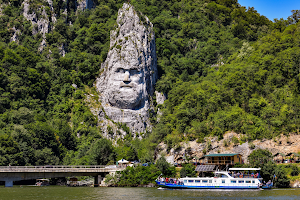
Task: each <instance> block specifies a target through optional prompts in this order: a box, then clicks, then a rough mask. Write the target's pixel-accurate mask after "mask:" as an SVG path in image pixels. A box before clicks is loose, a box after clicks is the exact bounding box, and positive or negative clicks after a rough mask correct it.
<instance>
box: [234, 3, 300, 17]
mask: <svg viewBox="0 0 300 200" xmlns="http://www.w3.org/2000/svg"><path fill="white" fill-rule="evenodd" d="M238 3H239V4H240V5H241V6H245V7H246V8H248V7H254V8H255V10H257V12H258V13H259V14H261V15H264V16H266V17H267V18H268V19H269V20H272V21H273V19H274V18H277V19H280V18H283V19H287V18H288V16H290V15H292V13H291V10H300V0H238Z"/></svg>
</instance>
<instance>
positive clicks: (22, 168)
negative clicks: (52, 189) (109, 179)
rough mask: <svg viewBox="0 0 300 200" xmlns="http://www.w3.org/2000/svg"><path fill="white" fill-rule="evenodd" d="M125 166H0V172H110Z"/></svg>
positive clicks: (120, 169)
mask: <svg viewBox="0 0 300 200" xmlns="http://www.w3.org/2000/svg"><path fill="white" fill-rule="evenodd" d="M123 169H125V167H120V166H116V165H109V166H105V165H76V166H72V165H53V166H52V165H51V166H50V165H46V166H0V173H3V172H5V173H9V172H13V173H18V172H20V173H21V172H50V173H51V172H79V173H80V172H111V171H122V170H123Z"/></svg>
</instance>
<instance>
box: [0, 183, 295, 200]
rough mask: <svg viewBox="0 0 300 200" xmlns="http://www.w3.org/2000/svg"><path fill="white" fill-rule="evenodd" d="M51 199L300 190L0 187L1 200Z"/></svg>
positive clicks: (272, 194)
mask: <svg viewBox="0 0 300 200" xmlns="http://www.w3.org/2000/svg"><path fill="white" fill-rule="evenodd" d="M2 199H4V200H6V199H8V200H10V199H14V200H29V199H30V200H48V199H49V200H50V199H51V200H52V199H62V200H63V199H87V200H89V199H92V200H94V199H122V200H127V199H128V200H137V199H157V200H161V199H176V200H177V199H178V200H179V199H188V200H190V199H218V200H219V199H222V200H223V199H272V200H278V199H280V200H281V199H282V200H283V199H284V200H285V199H300V189H298V188H297V189H273V190H251V191H249V190H168V189H164V190H159V189H157V188H130V187H129V188H122V187H117V188H103V187H98V188H92V187H65V186H48V187H30V186H24V187H20V186H17V185H16V186H14V187H12V188H5V187H3V186H1V187H0V200H2Z"/></svg>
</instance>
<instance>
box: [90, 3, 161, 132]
mask: <svg viewBox="0 0 300 200" xmlns="http://www.w3.org/2000/svg"><path fill="white" fill-rule="evenodd" d="M100 72H101V74H100V76H99V78H97V80H96V84H95V86H96V88H97V90H98V92H99V94H100V99H101V104H102V107H103V109H102V110H101V111H100V112H99V119H100V121H102V124H101V125H102V126H103V125H104V126H105V124H106V123H107V118H109V119H111V120H112V121H114V122H120V123H125V124H126V125H127V126H128V127H129V128H130V130H131V132H133V133H142V132H146V131H147V130H151V125H150V121H149V110H151V96H152V95H153V93H154V85H155V83H156V80H157V60H156V50H155V36H154V31H153V25H152V23H151V22H150V21H149V19H148V18H147V17H146V16H144V15H142V14H140V13H138V12H136V11H135V9H134V7H133V6H132V5H130V4H127V3H124V5H123V7H122V8H121V9H120V10H119V12H118V18H117V27H116V29H115V30H113V31H111V34H110V51H109V52H108V54H107V58H106V60H105V62H104V63H103V64H102V65H101V69H100Z"/></svg>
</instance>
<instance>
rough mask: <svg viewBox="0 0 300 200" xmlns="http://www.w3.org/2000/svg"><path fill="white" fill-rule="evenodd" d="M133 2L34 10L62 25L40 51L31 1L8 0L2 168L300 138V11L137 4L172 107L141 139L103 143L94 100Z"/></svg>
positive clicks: (233, 0)
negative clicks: (229, 135)
mask: <svg viewBox="0 0 300 200" xmlns="http://www.w3.org/2000/svg"><path fill="white" fill-rule="evenodd" d="M124 2H128V1H127V0H126V1H124V0H95V1H94V3H95V5H94V8H92V9H85V10H84V11H80V10H76V2H75V0H70V1H63V0H53V9H50V7H51V6H50V5H49V4H48V3H47V2H46V1H43V0H31V1H30V8H29V10H30V12H31V13H33V12H34V13H36V15H37V18H43V17H44V18H45V16H42V15H41V14H40V13H41V8H42V7H44V8H45V10H46V15H47V17H46V18H47V19H48V20H49V23H50V26H53V27H54V28H52V29H51V30H50V32H49V33H47V34H46V35H45V38H46V41H47V45H46V46H45V47H44V49H43V50H42V51H41V50H39V46H40V44H41V42H42V41H43V35H42V34H41V33H39V32H38V33H34V31H33V30H37V29H38V27H37V25H32V23H31V22H30V21H28V20H26V18H25V17H24V16H23V9H24V5H23V1H22V0H0V5H1V9H0V11H1V12H0V166H7V165H9V164H11V165H17V166H18V165H46V164H52V165H57V164H60V165H77V164H80V165H95V164H98V165H99V164H100V165H106V164H112V163H115V162H116V161H117V160H118V159H121V158H125V159H128V160H141V162H152V161H153V159H154V150H155V148H156V146H157V144H158V143H159V142H161V141H164V142H165V143H166V144H168V147H169V148H172V147H175V146H176V145H177V144H179V142H181V141H192V140H197V142H199V143H201V142H203V139H204V137H206V136H210V135H214V136H218V138H219V139H221V138H222V137H223V134H224V133H225V132H227V131H234V132H237V133H241V134H244V137H245V140H248V141H252V140H255V139H263V138H274V137H276V136H278V135H280V134H286V135H288V134H290V133H299V125H300V123H299V122H300V119H299V116H300V115H299V114H300V95H299V92H300V22H299V19H300V11H298V10H293V11H292V12H291V16H290V17H289V18H288V19H275V20H274V21H271V20H269V19H267V18H266V17H264V16H262V15H260V14H259V13H258V12H257V11H256V10H255V9H254V8H245V7H242V6H241V5H239V3H238V1H237V0H163V1H162V0H131V1H130V3H131V4H132V5H133V6H134V7H135V9H136V10H137V11H138V12H141V13H143V14H144V15H146V16H147V17H148V18H149V19H150V21H151V22H152V23H153V26H154V31H155V37H156V50H157V57H158V71H159V80H158V82H157V84H156V90H157V91H159V92H162V93H164V94H166V95H167V97H168V98H167V100H166V101H165V103H164V104H163V105H158V106H156V108H155V111H157V109H158V108H159V109H160V110H161V111H162V113H163V115H162V116H160V117H159V118H160V119H159V120H157V115H153V116H152V119H151V122H152V125H153V127H154V128H153V131H152V132H151V133H147V134H144V138H143V139H142V140H140V139H136V138H133V137H131V134H128V137H126V138H125V139H124V140H123V141H118V144H117V145H115V144H113V143H112V142H111V141H110V140H108V139H105V138H104V137H102V129H101V127H99V126H97V116H95V115H93V114H92V112H91V111H90V107H89V105H88V104H87V103H86V101H85V98H86V94H94V95H95V99H96V100H95V101H96V102H97V92H96V90H95V88H94V87H93V83H94V82H95V79H96V77H97V76H98V75H99V73H100V72H99V70H100V66H101V63H103V62H104V61H105V59H106V55H107V52H108V50H109V48H110V46H109V41H110V31H111V30H113V29H114V27H115V24H116V18H117V13H118V9H119V8H121V7H122V5H123V3H124ZM51 15H55V16H56V18H57V20H56V21H52V18H51ZM16 29H17V30H19V31H20V32H19V34H18V41H16V42H14V41H11V37H12V36H13V35H14V34H15V30H16ZM62 46H63V48H64V50H65V52H66V54H65V56H62V54H61V51H62ZM74 84H76V87H74ZM72 85H73V86H72ZM120 127H121V128H122V127H123V129H126V126H123V125H120ZM125 131H127V132H128V130H127V129H126V130H125Z"/></svg>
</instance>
